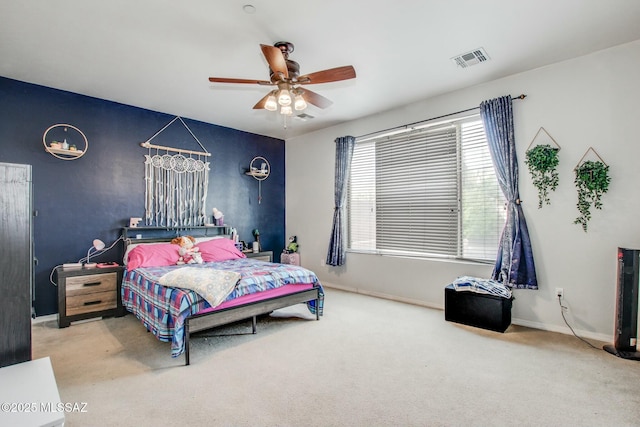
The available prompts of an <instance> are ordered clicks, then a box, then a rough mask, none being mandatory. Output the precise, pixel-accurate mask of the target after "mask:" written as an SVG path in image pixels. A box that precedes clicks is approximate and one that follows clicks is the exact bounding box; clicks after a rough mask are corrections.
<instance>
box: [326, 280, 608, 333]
mask: <svg viewBox="0 0 640 427" xmlns="http://www.w3.org/2000/svg"><path fill="white" fill-rule="evenodd" d="M322 286H324V287H326V288H333V289H339V290H342V291H346V292H353V293H357V294H362V295H367V296H372V297H376V298H382V299H388V300H391V301H398V302H403V303H407V304H413V305H419V306H422V307H427V308H433V309H436V310H444V307H443V306H441V305H437V304H429V303H426V302H424V301H419V300H415V299H412V298H403V297H398V296H395V295H389V294H384V293H380V292H371V291H366V290H362V289H358V288H352V287H349V286H341V285H336V284H334V283H327V282H322ZM511 323H512V324H514V325H518V326H524V327H527V328H533V329H540V330H543V331H549V332H558V333H561V334H565V335H573V333H572V332H571V329H569V328H568V327H566V326H557V325H548V324H546V323H540V322H532V321H530V320H524V319H516V318H512V319H511ZM574 331H576V334H577V335H578V336H580V337H582V338H585V339H593V340H598V341H602V342H613V336H612V335H607V334H599V333H595V332H590V331H583V330H579V329H575V328H574Z"/></svg>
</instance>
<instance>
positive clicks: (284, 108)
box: [280, 105, 293, 116]
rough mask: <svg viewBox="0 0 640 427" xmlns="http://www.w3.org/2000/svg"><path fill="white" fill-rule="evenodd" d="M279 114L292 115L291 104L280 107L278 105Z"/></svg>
mask: <svg viewBox="0 0 640 427" xmlns="http://www.w3.org/2000/svg"><path fill="white" fill-rule="evenodd" d="M280 114H282V115H285V116H290V115H292V114H293V111H292V110H291V106H290V105H283V106H282V107H280Z"/></svg>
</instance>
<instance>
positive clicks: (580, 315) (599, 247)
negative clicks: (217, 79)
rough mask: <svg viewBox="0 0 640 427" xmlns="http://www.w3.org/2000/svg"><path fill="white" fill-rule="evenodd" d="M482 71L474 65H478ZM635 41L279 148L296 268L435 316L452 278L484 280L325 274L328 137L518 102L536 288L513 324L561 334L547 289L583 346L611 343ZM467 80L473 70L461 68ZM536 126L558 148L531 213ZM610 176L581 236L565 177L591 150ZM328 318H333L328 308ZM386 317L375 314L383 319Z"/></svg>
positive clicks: (632, 117)
mask: <svg viewBox="0 0 640 427" xmlns="http://www.w3.org/2000/svg"><path fill="white" fill-rule="evenodd" d="M479 66H481V65H479ZM639 67H640V41H636V42H633V43H629V44H625V45H621V46H617V47H614V48H611V49H607V50H604V51H600V52H596V53H595V54H591V55H588V56H583V57H579V58H576V59H573V60H569V61H565V62H561V63H558V64H554V65H551V66H547V67H544V68H540V69H536V70H533V71H529V72H526V73H522V74H518V75H514V76H510V77H507V78H503V79H499V80H495V81H493V82H490V83H487V84H483V85H479V86H475V87H472V88H468V89H464V90H461V91H457V92H454V93H450V94H446V95H442V96H439V97H436V98H431V99H427V100H424V101H422V102H419V103H416V104H412V105H408V106H406V107H404V108H402V109H398V110H394V111H389V112H387V113H384V114H379V115H376V116H373V117H368V118H363V119H359V120H355V121H352V122H349V123H345V124H341V125H338V126H334V127H332V128H330V129H325V130H322V131H318V132H315V133H313V134H310V135H305V136H302V137H298V138H293V139H289V140H287V141H286V169H287V175H286V183H287V184H286V185H287V188H286V201H287V205H286V208H287V219H286V230H287V235H293V234H295V235H297V236H298V242H299V243H300V251H301V259H302V264H303V266H305V267H307V268H309V269H311V270H313V271H315V272H316V274H317V275H318V277H319V278H320V280H321V282H323V283H324V284H325V285H329V286H331V285H333V286H336V287H341V288H347V289H351V290H357V291H359V292H364V293H370V294H374V295H380V296H387V297H391V298H397V299H400V300H406V301H410V302H416V303H419V304H424V305H426V306H431V307H437V308H442V307H443V305H444V292H443V288H444V286H445V285H446V284H448V283H449V282H450V281H451V280H452V279H454V278H455V277H457V276H459V275H463V274H468V275H476V276H484V277H488V276H489V275H490V273H491V269H492V267H491V266H487V265H478V264H472V263H462V262H452V261H431V260H419V259H406V258H396V257H385V256H375V255H364V254H357V253H349V254H348V255H347V262H346V265H345V266H343V267H339V268H336V267H328V266H325V265H324V261H323V260H324V259H325V257H326V253H327V247H328V241H329V235H330V231H331V223H332V218H333V203H334V202H333V186H334V161H335V159H334V156H335V144H334V140H335V138H336V137H339V136H344V135H353V136H358V135H364V134H367V133H370V132H375V131H378V130H382V129H385V128H389V127H393V126H399V125H403V124H406V123H411V122H416V121H420V120H424V119H428V118H431V117H436V116H439V115H442V114H447V113H451V112H455V111H459V110H463V109H466V108H470V107H473V106H476V105H479V104H480V102H482V101H483V100H485V99H491V98H495V97H498V96H502V95H507V94H511V95H512V96H516V95H519V94H521V93H525V94H527V95H528V97H527V98H526V99H525V100H522V101H519V100H517V101H514V115H515V136H516V145H517V151H518V153H517V154H518V159H519V161H518V163H519V166H520V195H521V198H522V200H523V201H524V205H523V208H524V212H525V216H526V219H527V224H528V226H529V232H530V234H531V239H532V245H533V251H534V255H535V261H536V267H537V274H538V281H539V287H540V289H539V290H537V291H531V290H516V291H515V297H516V300H515V301H514V306H513V310H512V316H513V322H514V323H518V324H521V325H526V326H532V327H538V328H541V329H548V330H555V331H560V332H565V333H570V331H569V329H568V328H567V327H566V326H565V325H564V322H563V320H562V317H561V315H560V311H559V307H558V302H557V299H556V297H555V288H556V287H562V288H564V294H565V305H567V306H568V307H569V311H568V313H567V319H568V321H569V323H570V324H571V325H572V327H573V328H574V329H575V330H576V332H577V333H578V334H580V335H582V336H585V337H590V338H595V339H601V340H603V341H611V340H612V337H613V325H614V316H615V314H614V311H615V291H616V280H615V279H616V250H617V247H630V248H640V218H639V216H638V212H640V189H639V186H638V184H639V182H640V179H639V178H640V138H639V137H638V132H637V125H636V123H637V121H638V118H639V114H638V113H639V112H640V108H639V107H638V103H639V102H640V78H638V69H639ZM461 72H473V69H472V68H471V69H468V70H461ZM540 127H544V128H545V129H546V130H547V131H548V132H549V134H551V136H552V137H553V138H554V139H555V141H556V142H557V143H558V144H559V145H560V146H561V151H560V166H559V174H560V184H559V187H558V189H557V191H556V192H554V193H552V194H551V203H552V204H551V205H550V206H547V205H545V206H544V207H543V208H542V209H538V207H537V206H538V202H537V192H536V189H535V187H533V185H532V183H531V179H530V177H529V174H528V171H527V169H526V165H525V164H524V163H523V160H524V158H525V151H526V150H527V147H528V146H529V144H530V143H531V141H532V139H533V138H534V136H535V134H536V132H538V130H539V129H540ZM590 146H591V147H593V148H594V149H595V150H596V151H597V152H598V153H599V154H600V156H601V157H602V158H603V159H604V161H605V162H606V163H607V164H608V165H609V166H610V176H611V178H612V180H611V185H610V189H609V192H608V193H607V194H605V195H604V197H603V203H604V208H603V209H602V210H601V211H598V210H596V211H593V212H592V220H591V221H590V223H589V231H588V232H587V233H585V232H584V231H582V228H581V227H580V226H579V225H574V224H573V220H574V219H575V218H576V216H577V215H578V212H577V209H576V206H575V205H576V202H577V195H576V190H575V187H574V184H573V178H574V174H573V169H574V167H575V166H576V165H577V164H578V162H579V160H580V158H581V157H582V155H583V154H584V153H585V152H586V151H587V149H588V148H589V147H590ZM327 309H328V310H329V311H330V310H331V302H330V301H328V303H327ZM381 315H383V314H381Z"/></svg>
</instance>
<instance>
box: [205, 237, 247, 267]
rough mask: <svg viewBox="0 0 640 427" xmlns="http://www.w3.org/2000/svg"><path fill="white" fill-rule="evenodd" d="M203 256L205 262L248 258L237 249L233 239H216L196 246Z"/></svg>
mask: <svg viewBox="0 0 640 427" xmlns="http://www.w3.org/2000/svg"><path fill="white" fill-rule="evenodd" d="M196 247H197V248H199V249H200V253H201V254H202V260H203V261H204V262H213V261H226V260H229V259H237V258H246V256H245V255H244V254H243V253H242V252H241V251H239V250H238V248H236V245H235V243H234V242H233V240H231V239H214V240H208V241H206V242H200V243H198V244H196Z"/></svg>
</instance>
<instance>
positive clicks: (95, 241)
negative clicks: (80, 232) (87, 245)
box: [93, 239, 104, 251]
mask: <svg viewBox="0 0 640 427" xmlns="http://www.w3.org/2000/svg"><path fill="white" fill-rule="evenodd" d="M93 247H94V248H95V249H96V251H101V250H103V249H104V242H103V241H102V240H100V239H93Z"/></svg>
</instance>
